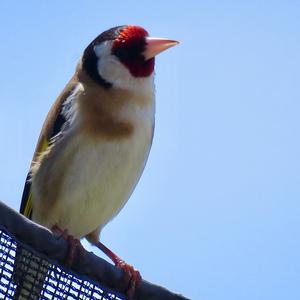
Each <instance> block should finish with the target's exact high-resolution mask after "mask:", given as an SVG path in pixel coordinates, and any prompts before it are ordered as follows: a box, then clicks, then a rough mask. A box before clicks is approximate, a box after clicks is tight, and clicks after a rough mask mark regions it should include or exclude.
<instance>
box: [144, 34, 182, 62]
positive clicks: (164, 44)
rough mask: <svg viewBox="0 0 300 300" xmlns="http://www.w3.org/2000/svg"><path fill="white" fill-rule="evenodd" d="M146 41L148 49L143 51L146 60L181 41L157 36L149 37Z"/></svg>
mask: <svg viewBox="0 0 300 300" xmlns="http://www.w3.org/2000/svg"><path fill="white" fill-rule="evenodd" d="M146 43H147V45H146V50H145V51H144V53H143V55H144V57H145V60H148V59H150V58H152V57H154V56H155V55H157V54H159V53H160V52H163V51H165V50H167V49H168V48H170V47H173V46H175V45H177V44H179V42H177V41H173V40H168V39H162V38H155V37H147V38H146Z"/></svg>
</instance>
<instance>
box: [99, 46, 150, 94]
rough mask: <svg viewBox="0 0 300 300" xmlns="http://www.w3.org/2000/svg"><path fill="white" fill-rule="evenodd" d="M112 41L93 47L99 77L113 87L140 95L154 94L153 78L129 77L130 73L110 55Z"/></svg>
mask: <svg viewBox="0 0 300 300" xmlns="http://www.w3.org/2000/svg"><path fill="white" fill-rule="evenodd" d="M112 43H113V41H106V42H103V43H101V44H100V45H96V46H95V47H94V51H95V54H96V56H97V57H98V66H97V67H98V72H99V75H100V76H101V77H102V78H103V79H104V80H106V81H107V82H109V83H111V84H112V85H113V86H115V87H117V88H120V89H124V90H131V91H138V92H140V93H154V76H153V74H151V75H150V76H148V77H143V78H137V77H134V76H132V75H131V73H130V71H129V70H128V69H127V68H126V67H125V66H124V65H123V64H122V63H121V62H120V61H119V59H118V58H117V57H116V56H115V55H112V54H111V48H112Z"/></svg>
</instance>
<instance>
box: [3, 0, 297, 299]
mask: <svg viewBox="0 0 300 300" xmlns="http://www.w3.org/2000/svg"><path fill="white" fill-rule="evenodd" d="M121 24H139V25H142V26H144V27H145V28H146V29H147V30H148V31H149V32H150V33H151V34H152V35H153V36H162V37H169V38H172V39H177V40H179V41H181V44H180V45H179V46H177V47H175V48H173V49H170V50H169V51H166V52H165V53H163V54H161V55H160V56H159V57H158V58H157V61H156V89H157V92H156V96H157V113H156V132H155V137H154V143H153V148H152V151H151V155H150V158H149V161H148V164H147V167H146V169H145V172H144V174H143V176H142V179H141V180H140V183H139V184H138V186H137V188H136V190H135V192H134V194H133V195H132V197H131V199H130V201H129V202H128V204H127V205H126V206H125V207H124V209H123V210H122V212H121V213H120V214H119V215H118V217H116V218H115V219H114V220H113V221H112V222H111V223H109V224H108V225H107V226H106V228H105V229H104V230H103V233H102V236H101V240H102V241H103V242H104V243H105V244H107V245H108V246H109V247H111V248H112V249H113V250H115V251H116V252H117V253H118V254H119V255H120V256H121V257H122V258H124V259H125V260H126V261H127V262H129V263H131V264H133V265H134V266H135V267H136V268H138V269H139V270H140V271H141V273H142V276H143V277H144V278H145V279H147V280H149V281H153V282H155V283H159V284H162V285H164V286H166V287H167V288H169V289H171V290H174V291H177V292H180V293H183V294H185V295H186V296H188V297H190V298H192V299H206V300H215V299H228V300H229V299H230V300H235V299H236V300H240V299H243V300H248V299H249V300H250V299H251V300H261V299H264V300H267V299H270V300H276V299H278V300H279V299H289V300H293V299H299V298H300V287H299V281H300V259H299V258H300V254H299V253H300V251H299V249H300V235H299V228H300V218H299V215H300V203H299V198H300V172H299V171H300V162H299V156H300V143H299V128H300V118H299V111H300V84H299V82H300V40H299V31H300V4H299V2H298V1H275V0H274V1H263V2H262V1H258V0H253V1H247V2H246V1H174V0H173V1H168V0H166V1H160V3H159V4H158V2H154V1H152V2H151V1H150V2H149V1H130V0H127V1H122V2H121V3H118V2H117V1H115V2H109V1H58V0H54V1H51V2H47V3H46V2H42V1H30V0H29V1H26V2H21V1H9V2H8V1H7V2H4V1H1V3H0V37H1V47H0V55H1V72H0V85H1V95H0V101H1V102H0V103H1V110H0V135H1V140H2V143H1V147H0V164H1V170H2V172H1V174H0V182H1V191H0V199H1V200H3V201H4V202H6V203H8V204H9V205H11V206H12V207H14V208H16V209H18V207H19V203H20V197H21V193H22V189H23V184H24V180H25V176H26V173H27V170H28V166H29V164H30V160H31V157H32V153H33V150H34V147H35V144H36V140H37V137H38V134H39V131H40V128H41V125H42V123H43V120H44V118H45V115H46V113H47V111H48V109H49V107H50V106H51V104H52V102H53V101H54V100H55V98H56V96H57V95H58V93H59V92H60V91H61V90H62V88H63V87H64V85H65V83H66V82H67V81H68V79H69V78H70V77H71V75H72V74H73V72H74V68H75V65H76V62H77V60H78V58H79V56H80V54H81V53H82V51H83V49H84V48H85V47H86V46H87V44H88V43H89V42H90V41H91V40H92V39H93V38H94V37H95V36H97V35H98V34H99V33H100V32H102V31H103V30H105V29H108V28H110V27H112V26H116V25H121ZM85 245H86V244H85ZM89 249H92V248H89ZM92 250H93V251H95V252H97V250H95V249H92ZM97 253H98V252H97Z"/></svg>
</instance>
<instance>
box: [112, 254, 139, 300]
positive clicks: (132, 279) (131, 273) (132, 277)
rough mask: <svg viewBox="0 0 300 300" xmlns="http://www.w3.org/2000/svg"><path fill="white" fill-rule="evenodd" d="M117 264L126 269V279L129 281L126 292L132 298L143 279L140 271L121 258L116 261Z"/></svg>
mask: <svg viewBox="0 0 300 300" xmlns="http://www.w3.org/2000/svg"><path fill="white" fill-rule="evenodd" d="M116 266H117V267H118V268H121V269H122V270H123V271H124V279H125V280H126V282H128V289H127V291H126V294H127V296H128V297H129V299H132V298H133V296H134V294H135V291H136V288H137V287H138V286H139V284H140V283H141V281H142V277H141V275H140V272H139V271H138V270H136V269H135V268H134V267H133V266H131V265H129V264H127V263H126V262H124V261H123V260H121V259H118V261H117V262H116Z"/></svg>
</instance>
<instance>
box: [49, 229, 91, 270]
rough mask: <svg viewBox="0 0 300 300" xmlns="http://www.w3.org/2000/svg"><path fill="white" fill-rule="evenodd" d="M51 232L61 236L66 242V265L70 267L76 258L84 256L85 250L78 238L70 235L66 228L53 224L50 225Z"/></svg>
mask: <svg viewBox="0 0 300 300" xmlns="http://www.w3.org/2000/svg"><path fill="white" fill-rule="evenodd" d="M52 232H53V233H55V234H57V235H59V236H61V237H62V238H63V239H64V240H65V241H66V242H67V243H68V246H69V248H68V254H67V257H66V262H65V264H66V266H68V267H71V266H72V265H73V263H74V261H75V260H76V258H79V259H80V258H81V257H83V256H84V253H85V250H84V248H83V246H82V245H81V243H80V240H79V239H76V238H74V236H72V235H70V234H69V233H68V230H67V229H64V230H62V229H61V228H59V227H58V226H57V225H54V226H52Z"/></svg>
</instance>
